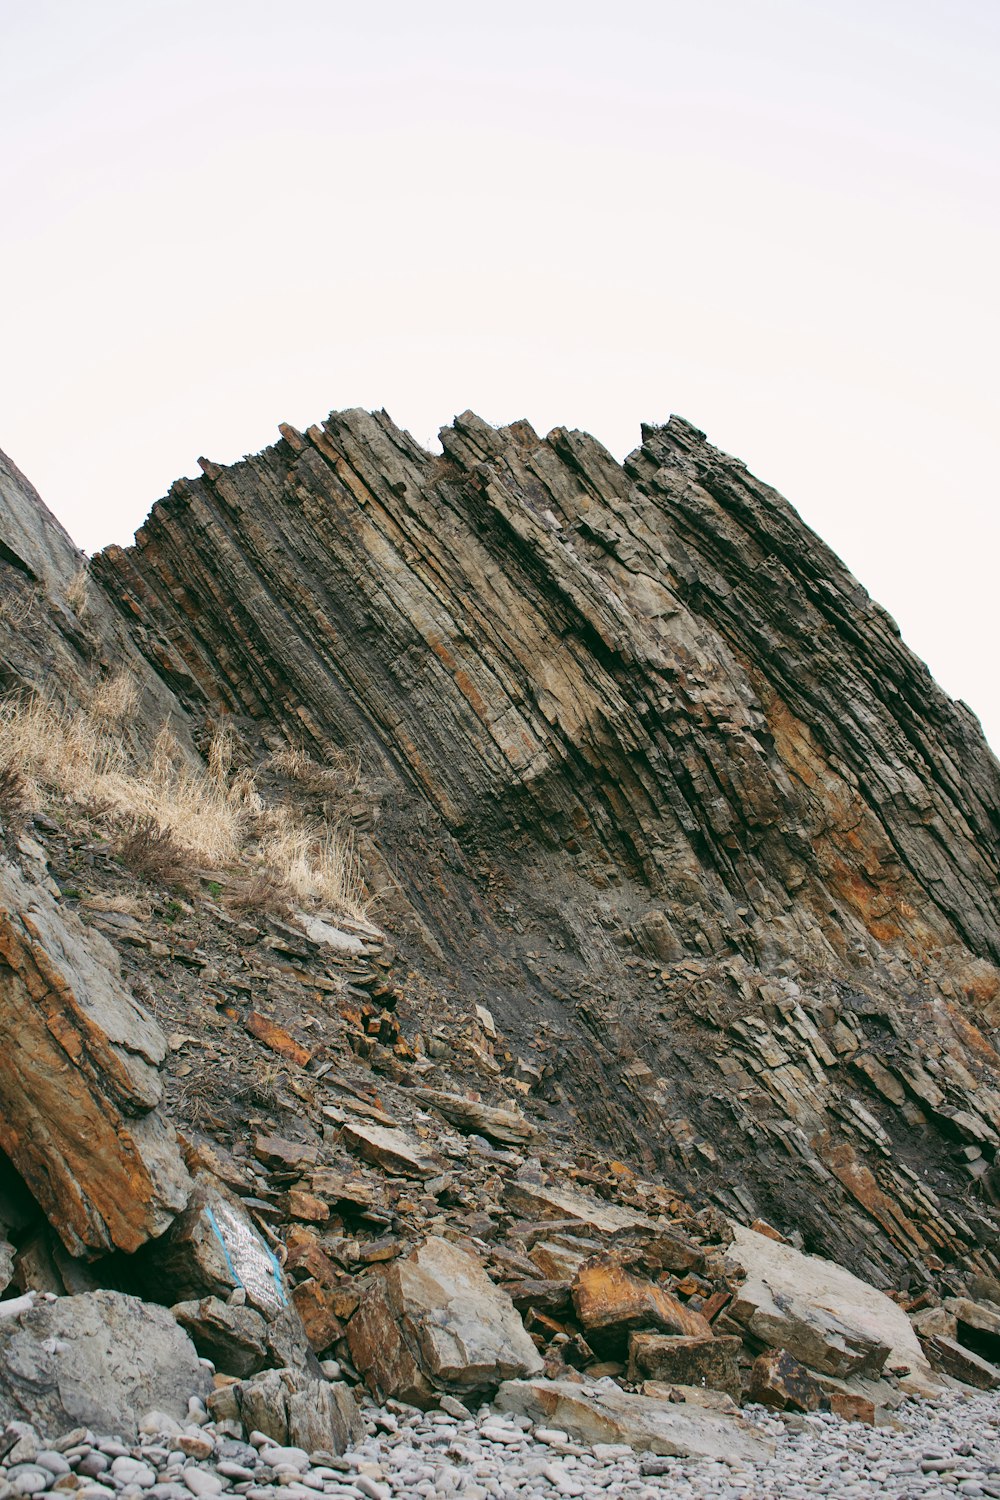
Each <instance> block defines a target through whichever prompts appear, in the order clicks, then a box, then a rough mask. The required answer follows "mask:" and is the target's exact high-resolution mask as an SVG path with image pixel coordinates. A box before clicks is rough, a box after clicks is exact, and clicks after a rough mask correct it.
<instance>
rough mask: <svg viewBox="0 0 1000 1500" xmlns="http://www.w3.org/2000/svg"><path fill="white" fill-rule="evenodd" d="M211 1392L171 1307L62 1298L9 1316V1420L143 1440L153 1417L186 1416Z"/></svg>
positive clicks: (2, 1323) (2, 1326)
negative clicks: (140, 1429) (195, 1399)
mask: <svg viewBox="0 0 1000 1500" xmlns="http://www.w3.org/2000/svg"><path fill="white" fill-rule="evenodd" d="M210 1389H211V1377H210V1376H209V1374H208V1372H207V1370H206V1369H205V1367H204V1366H203V1365H202V1364H200V1363H199V1360H198V1356H197V1354H196V1353H195V1349H194V1345H193V1344H192V1343H191V1340H190V1339H189V1338H188V1337H187V1335H186V1334H185V1333H184V1332H182V1330H181V1329H180V1328H179V1327H178V1325H177V1324H176V1323H175V1322H174V1320H173V1318H172V1317H171V1316H170V1314H169V1313H168V1312H167V1311H166V1309H165V1308H161V1307H150V1306H149V1305H148V1304H147V1303H144V1302H140V1301H139V1300H138V1299H137V1298H135V1297H126V1296H123V1295H121V1294H120V1293H118V1292H104V1291H102V1292H89V1293H87V1294H86V1295H84V1296H79V1297H58V1298H56V1299H55V1300H53V1301H51V1302H39V1303H38V1304H37V1305H36V1306H34V1307H33V1308H31V1309H30V1310H29V1311H27V1312H24V1313H22V1314H21V1316H20V1317H19V1318H10V1319H8V1318H4V1319H0V1422H11V1421H25V1420H26V1421H30V1422H32V1423H34V1424H35V1425H37V1426H38V1428H39V1429H40V1430H41V1431H43V1432H44V1433H45V1434H46V1435H47V1436H48V1437H50V1438H55V1437H58V1436H60V1435H61V1434H62V1433H65V1432H68V1431H70V1430H71V1429H73V1428H75V1427H81V1426H83V1427H91V1428H94V1429H95V1430H96V1431H98V1432H106V1433H120V1434H121V1435H122V1436H123V1437H131V1438H134V1437H135V1435H136V1424H137V1422H138V1420H139V1418H140V1417H141V1416H142V1415H143V1414H144V1413H145V1412H147V1411H150V1410H152V1409H156V1410H159V1411H164V1412H166V1413H167V1414H168V1415H169V1416H171V1417H174V1418H181V1417H184V1416H186V1413H187V1405H188V1400H189V1398H190V1397H191V1396H192V1395H200V1396H205V1395H207V1393H208V1391H209V1390H210Z"/></svg>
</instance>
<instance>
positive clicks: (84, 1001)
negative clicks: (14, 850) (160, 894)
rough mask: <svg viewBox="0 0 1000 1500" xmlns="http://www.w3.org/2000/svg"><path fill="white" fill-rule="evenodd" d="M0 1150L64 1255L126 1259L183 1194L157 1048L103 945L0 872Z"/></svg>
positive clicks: (39, 889) (160, 1038) (38, 890)
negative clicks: (120, 1254) (114, 1254)
mask: <svg viewBox="0 0 1000 1500" xmlns="http://www.w3.org/2000/svg"><path fill="white" fill-rule="evenodd" d="M0 1036H2V1037H3V1038H4V1046H3V1047H2V1048H0V1148H2V1150H3V1151H4V1152H5V1153H6V1155H7V1156H8V1157H9V1158H10V1160H11V1162H13V1164H14V1166H15V1167H16V1169H17V1171H18V1172H19V1173H20V1175H21V1177H22V1178H23V1179H24V1181H25V1183H26V1184H27V1186H28V1188H29V1189H30V1191H31V1192H32V1193H33V1195H34V1196H35V1198H36V1199H37V1201H38V1203H39V1205H40V1206H41V1208H42V1209H43V1211H44V1212H45V1214H46V1215H47V1216H48V1218H49V1220H50V1222H51V1223H52V1225H53V1227H54V1228H55V1230H56V1231H57V1233H58V1234H59V1235H60V1237H61V1239H62V1241H63V1243H64V1244H65V1246H66V1248H67V1250H68V1251H69V1252H70V1253H71V1254H72V1255H88V1254H90V1255H93V1254H102V1253H105V1252H107V1251H110V1250H114V1249H118V1250H125V1251H134V1250H136V1249H138V1247H139V1246H140V1245H142V1244H143V1243H144V1242H145V1241H147V1240H149V1239H151V1238H154V1237H155V1236H157V1235H161V1234H162V1233H163V1232H164V1230H165V1229H167V1227H168V1226H169V1225H170V1223H171V1221H172V1220H173V1218H174V1216H175V1214H177V1213H179V1212H180V1210H181V1209H182V1208H183V1207H184V1205H185V1203H186V1202H187V1200H188V1196H189V1194H190V1192H191V1179H190V1177H189V1176H188V1172H187V1169H186V1168H185V1166H184V1163H183V1161H182V1159H181V1155H180V1151H179V1149H178V1146H177V1142H176V1140H175V1138H174V1133H173V1130H172V1129H171V1128H170V1126H169V1125H167V1124H166V1122H165V1121H164V1120H163V1119H161V1117H160V1115H159V1114H158V1113H157V1111H156V1105H157V1104H158V1103H159V1100H160V1096H161V1092H162V1089H161V1083H160V1079H159V1076H158V1072H157V1070H158V1067H159V1065H160V1063H161V1062H162V1061H163V1059H164V1057H165V1056H166V1052H167V1041H166V1038H165V1036H164V1035H163V1032H162V1031H161V1030H160V1028H159V1026H158V1025H157V1024H156V1022H155V1021H154V1020H153V1018H152V1016H151V1015H149V1014H148V1012H147V1011H145V1010H144V1009H143V1007H142V1006H141V1005H140V1004H139V1003H138V1001H136V1000H135V999H134V998H133V996H132V995H131V994H130V993H129V991H128V990H127V989H126V988H125V986H124V984H123V983H122V981H121V979H120V978H119V970H118V960H117V958H116V956H115V953H114V950H113V949H112V948H111V946H110V944H109V943H108V942H107V941H106V940H105V939H104V938H102V937H101V936H100V934H99V933H97V932H94V931H93V930H92V929H88V928H85V927H84V926H83V924H82V923H81V922H80V921H79V920H78V918H77V917H76V916H74V915H73V913H71V912H68V911H65V910H64V909H63V908H62V907H61V906H60V905H59V903H58V902H57V900H56V899H55V897H54V896H53V895H52V894H51V892H50V891H49V889H48V888H47V887H46V886H45V885H43V884H41V883H37V882H34V881H29V880H28V879H27V878H26V877H25V876H24V874H23V873H22V872H21V871H20V870H18V869H17V868H16V867H15V866H14V865H12V864H10V863H9V862H8V861H7V860H5V859H2V858H0Z"/></svg>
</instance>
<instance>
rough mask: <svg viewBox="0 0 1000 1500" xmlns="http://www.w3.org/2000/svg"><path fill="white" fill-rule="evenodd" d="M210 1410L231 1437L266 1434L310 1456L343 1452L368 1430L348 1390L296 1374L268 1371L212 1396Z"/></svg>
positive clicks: (289, 1371) (336, 1382)
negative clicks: (320, 1453)
mask: <svg viewBox="0 0 1000 1500" xmlns="http://www.w3.org/2000/svg"><path fill="white" fill-rule="evenodd" d="M208 1407H209V1410H210V1412H211V1413H212V1415H213V1417H214V1418H215V1420H216V1421H217V1422H218V1423H219V1424H220V1426H221V1425H225V1427H226V1428H228V1430H230V1432H231V1435H232V1436H241V1435H243V1434H244V1432H245V1433H246V1434H247V1435H249V1434H250V1433H252V1432H262V1433H263V1434H264V1435H265V1436H266V1437H269V1438H271V1440H272V1441H273V1442H274V1443H276V1444H278V1445H279V1446H282V1447H284V1446H285V1445H290V1446H291V1447H294V1448H300V1449H303V1450H304V1451H305V1452H306V1453H316V1452H320V1451H325V1452H327V1453H343V1452H344V1450H345V1449H346V1448H348V1447H350V1446H351V1444H352V1443H354V1442H356V1441H358V1440H359V1439H360V1438H361V1437H363V1436H364V1430H365V1424H364V1421H363V1419H362V1416H361V1413H360V1411H359V1410H358V1404H357V1402H356V1401H355V1399H354V1397H353V1396H352V1394H351V1391H350V1387H349V1386H346V1385H344V1383H343V1382H342V1381H328V1380H315V1379H312V1378H311V1377H310V1376H307V1375H303V1374H301V1373H300V1372H298V1371H293V1370H281V1371H278V1370H266V1371H265V1372H264V1373H263V1374H261V1375H255V1376H254V1377H253V1378H252V1379H251V1380H241V1381H237V1382H236V1383H235V1384H233V1385H227V1386H223V1387H222V1389H220V1390H217V1391H215V1392H213V1394H212V1395H211V1396H209V1398H208Z"/></svg>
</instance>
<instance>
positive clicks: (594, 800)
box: [92, 411, 1000, 1285]
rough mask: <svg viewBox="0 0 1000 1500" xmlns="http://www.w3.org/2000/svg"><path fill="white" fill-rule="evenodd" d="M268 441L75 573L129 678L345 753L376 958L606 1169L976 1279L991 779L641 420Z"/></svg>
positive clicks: (997, 1014) (880, 628) (667, 440)
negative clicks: (494, 1048)
mask: <svg viewBox="0 0 1000 1500" xmlns="http://www.w3.org/2000/svg"><path fill="white" fill-rule="evenodd" d="M282 434H283V435H282V439H281V441H280V442H279V443H278V444H277V445H276V446H275V447H273V448H270V449H268V450H266V451H265V452H264V453H262V454H259V455H257V456H255V457H253V458H249V459H247V460H245V461H244V462H242V463H240V464H237V465H234V466H233V467H231V468H223V467H221V466H219V465H217V464H213V463H210V462H208V461H207V460H206V461H205V463H204V464H203V470H204V473H203V477H202V478H200V479H197V480H192V481H189V480H184V481H180V482H179V483H178V484H176V485H175V486H174V487H173V488H172V490H171V492H170V494H169V496H168V497H167V498H166V499H165V500H164V501H162V502H160V503H159V504H158V505H157V506H156V507H154V509H153V512H152V514H151V515H150V517H149V520H148V522H147V523H146V525H145V526H144V527H143V528H142V530H141V531H140V532H139V534H138V536H137V540H136V546H135V547H134V548H131V549H128V550H122V549H120V548H110V549H108V551H107V552H105V553H103V554H101V555H100V557H98V558H97V559H95V560H94V563H93V565H92V576H93V580H94V582H95V584H99V585H100V587H101V588H102V589H103V590H104V592H105V594H106V596H107V598H108V599H110V600H112V601H113V602H114V604H115V605H116V606H117V608H118V610H119V611H120V614H121V618H122V620H123V621H124V622H125V624H126V626H127V628H128V629H129V630H130V631H132V632H133V633H134V636H135V639H136V640H138V641H139V642H140V643H141V645H142V649H143V650H144V651H145V653H146V656H147V659H148V661H149V662H150V664H151V666H152V667H153V668H155V670H156V671H157V672H158V673H160V674H161V676H162V677H163V680H164V681H165V682H166V683H167V684H168V685H169V686H170V687H172V688H173V689H175V690H176V691H177V692H178V693H179V694H180V695H181V697H182V698H183V700H184V701H185V703H186V704H188V705H189V706H191V707H192V708H194V709H195V710H200V709H201V707H202V706H203V704H204V703H205V702H208V703H209V704H211V705H212V707H213V708H214V709H217V710H225V711H229V712H235V713H238V714H243V715H246V716H248V717H249V718H251V719H255V720H257V721H258V722H259V723H260V724H261V725H262V726H266V727H267V729H268V731H269V732H270V731H273V730H275V729H277V730H279V731H283V732H285V733H286V734H287V735H288V736H290V737H291V738H292V739H293V740H294V742H296V743H298V742H299V741H300V740H303V739H304V741H305V743H306V744H307V745H309V746H310V747H311V748H312V749H313V750H314V751H315V752H316V753H317V754H318V755H319V756H320V757H321V758H322V757H323V756H324V755H326V754H327V752H328V749H329V748H330V747H331V746H333V747H340V748H341V749H343V750H347V751H349V752H350V753H352V754H353V753H356V754H359V755H360V756H361V757H362V758H363V760H364V762H365V765H366V767H367V769H368V774H369V779H370V781H371V782H372V784H373V785H374V784H378V785H379V786H380V787H381V788H382V792H381V794H380V800H381V816H380V818H379V821H378V824H377V831H376V834H375V836H374V837H373V838H370V839H367V840H366V841H365V842H366V858H367V859H368V861H369V863H370V868H371V870H372V872H373V878H376V879H377V878H378V872H379V871H380V870H385V869H386V864H385V863H384V861H387V862H388V865H389V867H391V870H392V882H393V890H394V896H393V901H394V906H395V911H394V937H396V938H398V941H399V943H400V946H401V948H402V950H403V951H404V952H405V954H406V958H407V961H408V963H409V964H410V965H411V967H412V968H413V969H415V970H418V971H420V972H422V973H423V974H424V975H426V976H427V977H428V978H429V980H430V981H431V983H432V984H433V985H436V986H437V987H438V988H439V989H440V991H441V992H442V993H447V994H449V995H454V996H461V995H468V994H469V993H473V994H483V993H488V994H489V995H490V1006H491V1008H492V1011H493V1013H494V1015H495V1017H496V1019H497V1021H498V1023H499V1024H500V1026H501V1027H502V1028H503V1030H504V1031H505V1032H506V1033H507V1034H508V1035H509V1036H510V1037H511V1039H512V1042H513V1044H514V1047H515V1048H516V1051H517V1054H518V1057H519V1062H518V1064H517V1066H518V1067H519V1068H520V1071H521V1076H522V1077H523V1078H524V1079H526V1080H527V1082H528V1086H529V1087H530V1088H533V1089H535V1090H536V1091H537V1093H538V1094H539V1096H540V1097H541V1098H542V1099H543V1100H546V1101H547V1102H549V1103H550V1104H552V1105H553V1106H554V1107H556V1108H564V1107H565V1105H566V1102H567V1101H571V1102H572V1105H573V1108H574V1109H575V1111H576V1112H577V1115H578V1117H579V1118H580V1120H581V1121H583V1122H584V1123H585V1126H586V1129H587V1130H588V1131H589V1132H590V1133H591V1135H592V1136H593V1138H594V1139H595V1140H596V1141H599V1142H600V1144H601V1146H602V1149H603V1150H604V1152H605V1154H606V1155H608V1156H611V1155H618V1156H622V1157H627V1156H631V1157H633V1158H635V1159H637V1160H639V1161H641V1162H644V1163H645V1164H646V1167H647V1169H648V1170H649V1171H658V1172H664V1173H667V1174H670V1173H675V1174H678V1175H680V1176H682V1177H683V1178H684V1180H686V1181H692V1182H694V1183H695V1184H696V1186H697V1187H698V1188H699V1190H701V1191H703V1192H706V1193H711V1194H713V1195H714V1196H715V1197H716V1199H717V1201H718V1202H719V1203H720V1204H721V1205H722V1206H723V1207H724V1208H726V1209H727V1211H729V1212H731V1213H733V1214H735V1215H737V1216H739V1217H741V1218H744V1219H746V1220H747V1221H749V1220H752V1219H753V1218H755V1217H758V1216H759V1217H762V1218H764V1219H766V1220H768V1221H770V1222H771V1223H773V1224H775V1225H776V1226H777V1227H778V1228H783V1229H785V1230H789V1229H796V1228H797V1229H799V1230H800V1231H801V1232H802V1233H803V1234H805V1235H806V1236H807V1239H808V1242H809V1243H810V1244H812V1245H815V1246H816V1247H818V1248H822V1249H823V1250H824V1251H825V1252H826V1253H827V1254H829V1255H831V1256H833V1257H834V1258H836V1259H838V1260H841V1261H842V1262H844V1263H847V1264H850V1265H851V1266H852V1268H853V1269H855V1270H857V1271H858V1272H859V1273H860V1274H862V1275H864V1276H865V1277H867V1278H868V1279H871V1280H874V1281H876V1282H877V1283H878V1284H881V1285H890V1284H896V1283H897V1282H898V1279H899V1278H900V1276H902V1275H911V1274H913V1270H912V1268H913V1267H914V1266H915V1265H916V1266H920V1265H926V1262H927V1261H928V1260H929V1259H944V1260H960V1261H962V1262H964V1263H965V1264H966V1265H967V1266H968V1267H969V1268H970V1269H973V1270H978V1271H980V1272H982V1273H984V1274H993V1275H995V1274H997V1272H998V1270H1000V1261H998V1259H997V1239H996V1235H997V1226H996V1222H995V1219H994V1217H993V1214H992V1206H993V1204H994V1203H995V1200H996V1198H997V1196H998V1191H997V1187H996V1184H995V1182H994V1175H995V1174H993V1175H991V1169H990V1165H989V1158H990V1157H991V1155H992V1153H993V1152H994V1151H995V1150H996V1149H997V1145H998V1143H1000V1059H998V1056H997V1053H996V1051H995V1049H994V1045H993V1041H992V1040H991V1033H992V1030H993V1028H995V1026H996V1024H997V1022H998V1020H1000V977H998V971H997V963H998V960H1000V918H998V911H997V905H996V900H995V893H996V889H997V883H998V878H1000V856H998V846H997V838H996V828H997V816H998V814H997V809H998V806H1000V771H998V767H997V764H996V762H995V760H994V759H993V757H992V756H991V755H990V753H989V751H988V749H987V747H986V745H985V744H984V742H983V740H982V738H981V735H980V733H979V730H978V726H977V725H976V723H975V720H974V719H973V717H972V715H971V714H970V713H969V712H968V711H967V710H966V709H965V708H964V706H962V705H960V704H955V703H952V702H951V701H950V700H949V699H948V698H946V697H945V695H944V694H943V693H941V692H940V690H939V689H937V688H936V687H935V685H934V684H933V682H932V681H931V679H930V678H929V676H928V674H927V671H926V669H925V668H924V667H923V665H922V664H921V663H920V662H919V661H918V660H917V659H916V658H915V657H914V656H913V655H912V654H911V653H910V652H909V651H908V650H907V649H906V647H905V646H904V645H903V644H902V642H901V641H900V639H899V636H898V633H897V631H896V629H895V626H894V625H893V623H892V621H891V620H890V619H889V617H888V616H887V615H886V614H885V612H884V611H883V610H881V609H880V608H879V607H878V606H877V605H876V604H874V603H873V602H872V600H871V599H870V598H869V597H868V595H867V594H866V593H865V591H864V590H863V589H862V588H861V587H860V585H859V584H858V583H857V582H856V581H855V580H854V579H853V578H852V577H851V576H850V575H849V574H848V573H847V572H846V570H845V569H844V568H843V567H842V565H841V564H840V563H839V562H838V560H837V559H836V558H835V557H834V556H833V555H832V554H831V553H830V552H829V551H828V549H826V548H825V547H824V546H823V544H822V543H821V542H820V541H819V540H818V539H817V538H816V537H815V536H814V535H813V534H812V533H811V532H810V531H809V530H808V528H807V527H805V526H804V525H803V524H802V522H801V521H800V520H799V518H798V517H797V516H796V514H795V512H794V511H793V510H792V509H791V507H790V506H789V505H788V504H787V503H786V502H785V501H784V500H783V499H782V498H781V497H780V496H779V495H777V494H776V493H775V492H774V491H773V490H771V489H769V488H768V487H767V486H766V485H764V484H762V483H760V482H759V481H758V480H757V479H755V478H754V477H753V476H752V475H750V474H749V473H748V472H747V471H746V469H745V467H744V466H743V465H742V464H740V463H739V462H737V461H735V460H733V459H729V458H727V457H726V456H725V455H724V454H721V453H720V452H718V451H717V450H716V449H714V448H712V447H711V445H710V444H708V443H707V442H706V441H705V438H704V436H703V435H702V434H701V433H699V432H698V431H697V430H696V429H695V428H693V427H692V426H690V425H689V424H688V423H686V422H683V421H681V420H679V419H676V418H674V419H672V420H671V421H670V423H669V424H668V425H666V426H665V427H646V428H644V429H643V432H642V446H641V447H640V448H639V449H637V450H636V452H635V453H633V454H631V455H630V456H629V458H628V459H627V460H626V461H625V463H624V465H619V464H618V463H616V462H615V461H614V460H613V459H612V458H611V456H610V455H609V454H608V453H607V452H606V451H605V450H604V449H603V448H602V447H601V446H600V444H599V443H596V442H595V441H594V440H593V439H591V438H588V437H586V436H585V435H583V434H580V433H575V432H569V431H566V430H564V429H556V430H555V431H554V432H552V433H550V434H549V436H548V437H547V438H544V439H543V438H540V437H538V436H537V435H536V434H535V433H534V432H533V431H532V430H531V428H530V427H529V426H528V424H526V423H515V424H514V425H513V426H511V427H508V428H503V429H500V430H494V429H492V428H490V427H488V426H487V425H486V424H485V423H483V422H481V421H480V420H479V419H477V418H475V417H474V416H472V415H471V414H468V413H467V414H465V415H464V416H462V417H460V418H458V419H457V420H456V422H455V424H454V425H453V426H452V427H450V428H446V429H445V430H444V431H443V433H442V443H443V447H444V454H443V456H442V457H433V456H431V455H430V454H428V453H426V452H424V451H423V450H422V449H421V448H419V447H418V446H417V444H415V443H414V442H413V440H412V439H411V438H410V437H409V436H408V435H407V434H405V433H403V432H401V431H399V429H397V428H396V427H394V426H393V424H392V423H391V421H390V420H389V419H388V417H386V416H385V414H384V413H383V414H378V415H368V414H366V413H363V412H357V411H355V412H345V413H341V414H335V415H332V416H331V417H330V418H329V419H328V420H327V421H326V422H325V423H323V424H322V425H321V426H316V427H313V428H310V429H309V431H308V433H304V434H303V433H300V432H297V431H296V430H294V429H293V428H291V427H283V428H282ZM479 1060H480V1062H482V1065H483V1067H484V1069H488V1068H489V1066H490V1064H489V1062H488V1061H483V1057H482V1055H480V1059H479ZM494 1066H495V1064H494ZM608 1079H612V1080H615V1084H614V1086H612V1087H610V1088H609V1087H608V1086H607V1083H606V1080H608ZM966 1147H968V1148H979V1149H980V1150H981V1151H982V1152H983V1153H984V1155H983V1156H982V1157H981V1158H979V1159H978V1164H977V1159H975V1158H970V1157H968V1156H965V1155H964V1154H963V1153H964V1150H965V1148H966ZM918 1174H919V1175H918ZM734 1184H735V1186H734ZM970 1185H972V1186H973V1188H974V1191H973V1193H972V1195H971V1196H970V1195H969V1194H968V1188H969V1186H970Z"/></svg>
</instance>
